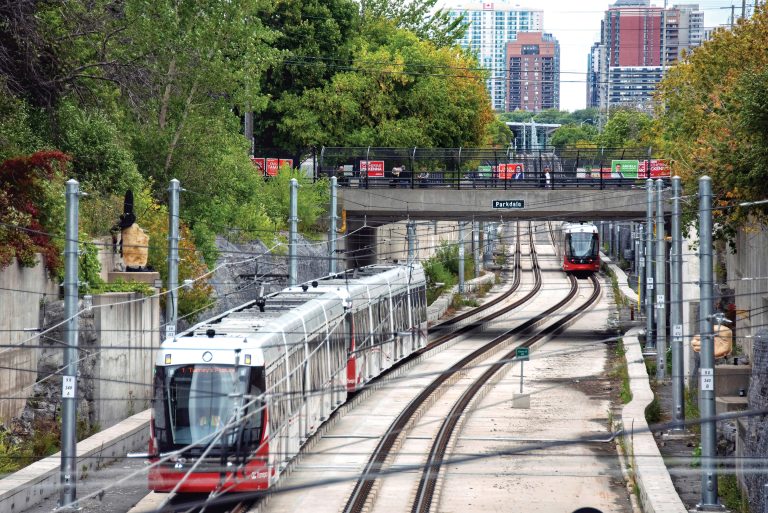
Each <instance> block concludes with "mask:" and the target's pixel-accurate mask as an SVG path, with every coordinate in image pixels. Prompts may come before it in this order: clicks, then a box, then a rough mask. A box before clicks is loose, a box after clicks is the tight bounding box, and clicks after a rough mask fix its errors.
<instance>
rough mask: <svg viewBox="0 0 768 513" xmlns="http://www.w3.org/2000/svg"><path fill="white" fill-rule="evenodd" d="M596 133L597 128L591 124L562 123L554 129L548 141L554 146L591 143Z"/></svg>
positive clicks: (562, 146)
mask: <svg viewBox="0 0 768 513" xmlns="http://www.w3.org/2000/svg"><path fill="white" fill-rule="evenodd" d="M597 135H598V134H597V129H596V128H595V127H593V126H592V125H563V126H561V127H560V128H558V129H557V130H555V131H554V133H553V134H552V137H550V139H549V143H550V144H551V145H552V146H554V147H556V148H564V147H566V146H579V145H581V146H584V145H591V144H593V143H594V141H595V139H596V138H597Z"/></svg>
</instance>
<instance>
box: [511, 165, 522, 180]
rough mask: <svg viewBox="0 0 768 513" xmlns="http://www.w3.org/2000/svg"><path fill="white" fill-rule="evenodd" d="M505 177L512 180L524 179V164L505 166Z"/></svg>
mask: <svg viewBox="0 0 768 513" xmlns="http://www.w3.org/2000/svg"><path fill="white" fill-rule="evenodd" d="M507 175H508V176H509V178H511V179H512V180H522V179H523V178H525V165H524V164H507Z"/></svg>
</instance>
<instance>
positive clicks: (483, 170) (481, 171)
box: [477, 166, 493, 178]
mask: <svg viewBox="0 0 768 513" xmlns="http://www.w3.org/2000/svg"><path fill="white" fill-rule="evenodd" d="M492 170H493V168H491V166H477V176H479V177H480V178H490V177H491V176H493V175H492V174H491V172H492Z"/></svg>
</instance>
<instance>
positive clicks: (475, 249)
mask: <svg viewBox="0 0 768 513" xmlns="http://www.w3.org/2000/svg"><path fill="white" fill-rule="evenodd" d="M472 258H473V259H474V260H475V278H479V277H480V264H481V262H480V230H479V228H478V224H477V221H472Z"/></svg>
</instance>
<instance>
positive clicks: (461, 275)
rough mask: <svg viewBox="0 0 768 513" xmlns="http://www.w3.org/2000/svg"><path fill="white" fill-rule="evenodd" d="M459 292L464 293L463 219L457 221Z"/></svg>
mask: <svg viewBox="0 0 768 513" xmlns="http://www.w3.org/2000/svg"><path fill="white" fill-rule="evenodd" d="M459 294H464V221H459Z"/></svg>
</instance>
